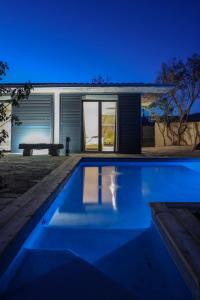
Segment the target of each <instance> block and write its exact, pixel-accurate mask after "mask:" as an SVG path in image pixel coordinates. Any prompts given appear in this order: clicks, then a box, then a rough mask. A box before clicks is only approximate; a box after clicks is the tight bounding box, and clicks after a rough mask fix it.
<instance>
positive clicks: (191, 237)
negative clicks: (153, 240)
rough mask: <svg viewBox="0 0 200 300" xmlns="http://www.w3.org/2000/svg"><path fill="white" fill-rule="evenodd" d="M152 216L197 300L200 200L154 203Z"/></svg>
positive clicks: (199, 296)
mask: <svg viewBox="0 0 200 300" xmlns="http://www.w3.org/2000/svg"><path fill="white" fill-rule="evenodd" d="M150 206H151V209H152V216H153V220H154V222H155V224H156V225H157V227H158V228H159V231H160V232H161V235H162V237H163V239H164V240H165V242H166V243H167V245H168V249H169V250H170V252H171V254H172V257H173V259H174V261H175V263H176V265H177V267H178V268H179V270H180V272H181V274H182V275H183V277H184V279H185V281H186V283H187V285H188V287H189V288H190V290H191V292H192V294H193V297H194V299H200V223H199V220H198V219H197V218H196V217H195V216H194V212H195V211H197V210H199V209H200V203H192V202H190V203H180V202H179V203H151V204H150Z"/></svg>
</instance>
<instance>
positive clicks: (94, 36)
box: [0, 0, 200, 82]
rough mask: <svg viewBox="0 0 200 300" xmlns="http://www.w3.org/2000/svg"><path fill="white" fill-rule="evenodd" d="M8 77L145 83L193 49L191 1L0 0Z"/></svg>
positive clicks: (199, 26) (199, 46)
mask: <svg viewBox="0 0 200 300" xmlns="http://www.w3.org/2000/svg"><path fill="white" fill-rule="evenodd" d="M0 5H1V18H0V31H1V46H0V54H1V55H0V60H5V61H7V63H8V65H9V67H10V70H9V72H8V74H7V77H6V81H8V82H23V81H27V80H30V81H32V82H88V81H91V79H92V78H93V77H94V76H96V75H98V74H102V75H107V76H109V77H110V78H111V80H112V81H114V82H118V81H120V82H121V81H124V82H153V81H154V80H155V77H156V75H157V73H158V71H159V68H160V64H161V63H162V62H165V61H168V60H169V59H170V58H172V57H175V56H176V57H182V58H186V57H187V56H189V55H191V54H192V53H194V52H198V53H199V52H200V38H199V37H200V17H199V13H200V1H197V0H190V1H187V0H184V1H183V0H182V1H181V0H173V1H172V0H167V1H154V0H151V1H150V0H140V1H135V0H73V1H69V0H65V1H61V0H56V1H55V0H48V1H47V0H40V1H38V0H28V1H27V0H18V1H16V0H13V1H12V0H11V1H10V0H1V2H0Z"/></svg>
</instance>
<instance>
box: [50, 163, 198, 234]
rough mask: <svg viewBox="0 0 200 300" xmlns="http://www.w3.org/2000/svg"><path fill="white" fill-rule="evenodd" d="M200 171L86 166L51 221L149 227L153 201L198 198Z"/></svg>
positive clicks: (174, 167) (164, 166)
mask: <svg viewBox="0 0 200 300" xmlns="http://www.w3.org/2000/svg"><path fill="white" fill-rule="evenodd" d="M199 182H200V175H199V173H197V172H194V171H192V170H191V169H189V168H187V167H185V166H183V165H170V164H166V163H165V164H163V163H160V165H158V164H157V165H153V164H150V163H146V164H145V163H139V164H135V165H131V164H120V165H115V166H114V165H110V166H104V165H101V164H100V165H98V166H81V167H80V168H79V169H78V170H77V172H76V174H75V175H74V177H73V180H71V183H70V185H69V186H68V187H67V188H66V189H65V190H63V191H62V192H61V194H60V195H59V198H60V205H59V207H58V208H57V210H56V212H55V213H54V215H53V217H52V219H51V220H50V223H49V225H54V226H68V227H74V226H75V227H77V226H78V227H90V228H91V227H92V228H93V227H94V228H95V227H111V228H146V227H148V226H149V225H150V222H151V211H150V208H149V205H148V203H149V202H169V201H171V202H179V201H194V202H195V201H199V199H198V195H199V191H200V188H199Z"/></svg>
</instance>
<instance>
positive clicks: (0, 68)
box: [0, 61, 32, 156]
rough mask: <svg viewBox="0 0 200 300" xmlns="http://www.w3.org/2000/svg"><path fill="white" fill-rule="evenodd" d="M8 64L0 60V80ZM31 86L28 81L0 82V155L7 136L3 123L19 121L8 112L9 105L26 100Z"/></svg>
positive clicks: (15, 123) (18, 123)
mask: <svg viewBox="0 0 200 300" xmlns="http://www.w3.org/2000/svg"><path fill="white" fill-rule="evenodd" d="M7 70H8V65H7V64H6V63H5V62H3V61H0V81H1V80H2V79H3V78H4V76H5V75H6V71H7ZM31 89H32V86H31V84H30V83H26V84H24V85H23V86H22V87H19V88H14V87H8V86H7V85H5V84H0V156H2V153H3V151H2V148H3V147H2V146H3V144H4V143H5V142H6V139H7V138H8V132H7V130H6V129H5V125H6V123H8V122H11V124H12V125H20V124H21V122H20V120H19V119H18V117H17V116H16V115H14V114H13V113H12V110H11V112H10V110H9V107H10V106H19V104H20V102H21V101H24V100H28V97H29V95H30V92H31Z"/></svg>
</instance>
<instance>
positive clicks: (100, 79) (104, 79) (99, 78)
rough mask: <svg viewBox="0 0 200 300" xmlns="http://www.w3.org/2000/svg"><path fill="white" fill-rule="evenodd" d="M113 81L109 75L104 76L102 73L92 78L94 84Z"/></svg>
mask: <svg viewBox="0 0 200 300" xmlns="http://www.w3.org/2000/svg"><path fill="white" fill-rule="evenodd" d="M110 81H111V78H110V77H109V76H107V75H106V76H103V75H101V74H99V75H97V76H95V77H93V78H92V84H107V83H109V82H110Z"/></svg>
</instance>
